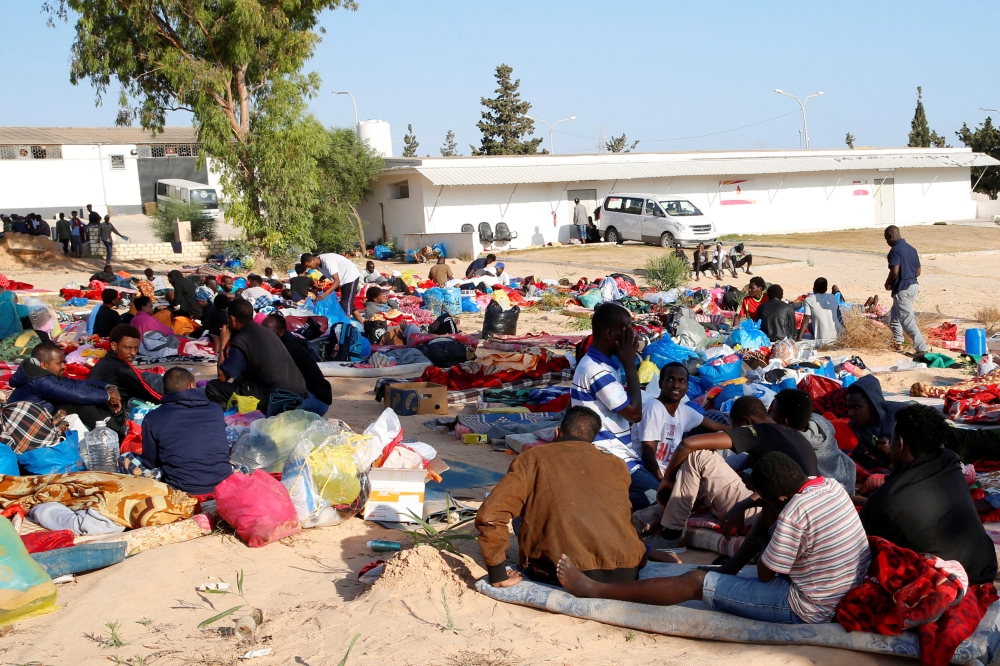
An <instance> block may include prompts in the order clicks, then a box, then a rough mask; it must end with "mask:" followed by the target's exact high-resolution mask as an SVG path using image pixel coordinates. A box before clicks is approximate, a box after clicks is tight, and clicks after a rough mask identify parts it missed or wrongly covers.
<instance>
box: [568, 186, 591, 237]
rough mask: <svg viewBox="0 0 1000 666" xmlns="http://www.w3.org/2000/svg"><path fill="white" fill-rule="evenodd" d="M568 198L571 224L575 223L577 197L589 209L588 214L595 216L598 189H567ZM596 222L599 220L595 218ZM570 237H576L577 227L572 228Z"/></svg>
mask: <svg viewBox="0 0 1000 666" xmlns="http://www.w3.org/2000/svg"><path fill="white" fill-rule="evenodd" d="M566 199H567V200H568V201H569V223H570V224H573V208H574V206H576V200H577V199H579V200H580V203H582V204H583V205H584V207H585V208H586V209H587V215H588V216H589V217H593V216H594V209H595V208H597V190H567V191H566ZM594 223H595V224H596V223H597V220H594ZM569 237H570V238H576V229H572V230H570V234H569Z"/></svg>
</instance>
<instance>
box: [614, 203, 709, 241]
mask: <svg viewBox="0 0 1000 666" xmlns="http://www.w3.org/2000/svg"><path fill="white" fill-rule="evenodd" d="M599 227H600V228H601V230H602V231H603V232H604V240H606V241H607V242H609V243H621V242H622V241H626V240H634V241H641V242H643V243H649V244H651V245H659V246H661V247H673V246H674V244H675V243H680V244H681V245H697V244H698V243H714V242H715V240H716V238H717V236H718V233H717V232H716V230H715V224H714V223H713V222H712V221H711V220H710V219H708V218H707V217H706V216H705V215H704V214H702V212H701V211H700V210H698V208H697V206H695V205H694V204H693V203H691V202H690V201H688V200H687V199H679V198H675V197H668V196H666V195H655V194H618V193H617V192H616V193H613V194H609V195H608V196H607V197H606V198H605V199H604V204H603V205H602V206H601V223H600V225H599Z"/></svg>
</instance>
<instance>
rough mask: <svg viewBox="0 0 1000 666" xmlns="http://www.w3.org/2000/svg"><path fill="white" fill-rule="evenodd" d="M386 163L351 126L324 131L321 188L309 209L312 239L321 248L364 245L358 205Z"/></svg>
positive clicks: (335, 248) (346, 249)
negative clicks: (313, 204)
mask: <svg viewBox="0 0 1000 666" xmlns="http://www.w3.org/2000/svg"><path fill="white" fill-rule="evenodd" d="M384 167H385V163H384V162H383V161H382V158H381V157H379V155H378V153H376V152H375V151H374V150H373V149H372V148H371V146H369V145H368V144H367V143H366V142H364V141H362V140H360V139H359V138H358V134H357V132H356V131H355V130H354V129H349V128H344V127H338V128H334V129H331V130H327V131H326V132H325V145H324V147H323V151H322V152H321V154H320V157H319V172H320V174H321V176H320V179H319V180H320V183H321V184H320V189H319V194H318V197H317V200H318V203H317V204H316V206H315V207H314V209H313V210H312V217H313V229H314V231H313V238H314V240H315V246H316V247H317V248H319V249H320V250H322V251H325V252H329V251H333V252H348V251H350V250H353V249H354V248H355V246H357V244H358V243H360V246H359V247H361V248H362V249H363V248H364V247H365V234H364V227H363V225H364V223H363V222H362V220H361V216H360V215H358V211H357V205H358V204H359V203H361V202H362V201H364V200H365V199H366V198H367V197H368V195H369V194H371V187H372V183H374V182H375V179H376V178H378V176H379V174H381V173H382V169H383V168H384Z"/></svg>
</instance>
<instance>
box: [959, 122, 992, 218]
mask: <svg viewBox="0 0 1000 666" xmlns="http://www.w3.org/2000/svg"><path fill="white" fill-rule="evenodd" d="M955 136H957V137H958V140H959V141H961V142H962V145H964V146H967V147H969V148H972V150H973V152H976V153H986V154H987V155H989V156H990V157H993V158H995V159H998V160H1000V128H996V127H994V126H993V120H992V119H991V118H990V117H989V116H987V117H986V120H984V121H983V122H982V123H980V124H979V127H977V128H976V129H974V130H973V129H969V126H968V125H966V124H965V123H962V129H960V130H958V131H957V132H955ZM984 170H985V172H986V173H985V174H984V173H983V171H984ZM971 171H972V184H973V186H974V187H975V189H976V192H982V193H983V194H987V195H989V197H990V199H996V198H997V194H998V193H1000V167H995V166H988V167H972V169H971ZM976 183H978V185H977V184H976Z"/></svg>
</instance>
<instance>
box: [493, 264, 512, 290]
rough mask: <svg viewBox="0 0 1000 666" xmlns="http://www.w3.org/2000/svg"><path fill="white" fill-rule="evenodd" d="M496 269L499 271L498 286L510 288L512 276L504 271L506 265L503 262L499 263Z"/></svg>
mask: <svg viewBox="0 0 1000 666" xmlns="http://www.w3.org/2000/svg"><path fill="white" fill-rule="evenodd" d="M495 268H496V271H497V284H499V285H502V286H504V287H509V286H510V275H508V274H507V272H506V271H505V270H504V263H503V262H502V261H498V262H497V265H496V266H495Z"/></svg>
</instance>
